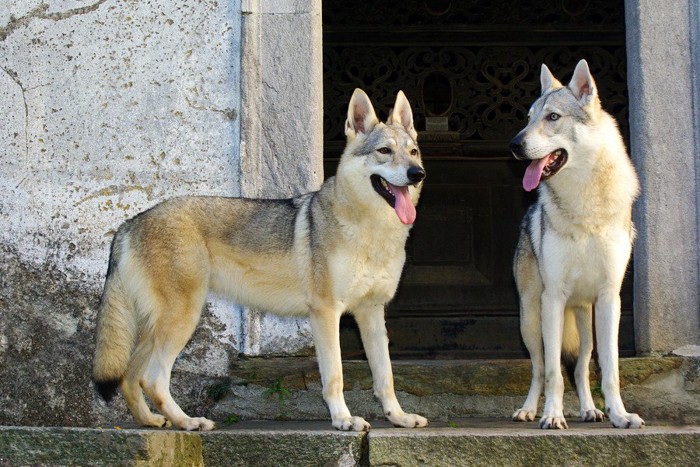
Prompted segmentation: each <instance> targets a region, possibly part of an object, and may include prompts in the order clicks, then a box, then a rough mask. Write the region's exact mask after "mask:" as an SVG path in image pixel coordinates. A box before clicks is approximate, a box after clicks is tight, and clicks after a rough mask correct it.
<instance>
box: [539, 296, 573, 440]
mask: <svg viewBox="0 0 700 467" xmlns="http://www.w3.org/2000/svg"><path fill="white" fill-rule="evenodd" d="M565 305H566V300H565V299H564V297H563V295H562V294H561V293H560V292H558V291H552V292H548V291H547V290H546V289H545V291H544V293H543V294H542V338H543V341H544V398H545V400H544V411H543V412H542V418H540V428H558V429H563V428H568V426H567V424H566V419H565V418H564V378H563V377H562V375H561V345H562V335H563V333H564V307H565Z"/></svg>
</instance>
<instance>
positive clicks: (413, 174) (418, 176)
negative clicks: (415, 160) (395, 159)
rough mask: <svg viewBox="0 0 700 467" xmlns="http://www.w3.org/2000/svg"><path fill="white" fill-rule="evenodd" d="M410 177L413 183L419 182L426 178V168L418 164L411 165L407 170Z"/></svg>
mask: <svg viewBox="0 0 700 467" xmlns="http://www.w3.org/2000/svg"><path fill="white" fill-rule="evenodd" d="M406 175H407V176H408V179H409V180H410V181H411V182H413V183H418V182H420V181H421V180H423V179H424V178H425V170H423V168H422V167H418V166H417V165H414V166H411V167H409V168H408V171H407V172H406Z"/></svg>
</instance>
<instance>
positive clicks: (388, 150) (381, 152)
mask: <svg viewBox="0 0 700 467" xmlns="http://www.w3.org/2000/svg"><path fill="white" fill-rule="evenodd" d="M377 152H379V154H389V153H391V149H389V148H379V149H377Z"/></svg>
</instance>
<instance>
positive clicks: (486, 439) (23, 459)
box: [0, 419, 700, 466]
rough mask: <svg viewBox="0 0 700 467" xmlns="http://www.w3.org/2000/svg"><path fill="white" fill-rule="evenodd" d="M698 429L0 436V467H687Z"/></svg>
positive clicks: (292, 427)
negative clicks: (559, 466)
mask: <svg viewBox="0 0 700 467" xmlns="http://www.w3.org/2000/svg"><path fill="white" fill-rule="evenodd" d="M698 458H700V427H698V426H665V425H660V424H655V423H650V424H649V425H648V426H647V427H645V428H643V429H641V430H619V429H614V428H610V426H609V425H608V424H607V423H583V422H578V421H570V422H569V429H568V430H562V431H552V430H548V431H544V430H540V429H538V428H537V424H536V423H535V422H532V423H516V422H510V421H507V420H503V419H500V420H496V419H458V420H454V421H452V422H450V423H449V424H445V423H435V424H433V425H431V426H430V427H428V428H425V429H417V430H410V429H399V428H392V427H390V426H389V424H388V423H387V422H374V423H373V429H372V431H371V432H370V433H368V434H367V433H347V432H338V431H335V430H333V429H332V428H331V427H330V423H329V422H325V421H324V422H314V421H281V422H273V421H246V422H241V423H237V424H235V425H232V426H228V427H223V428H221V429H218V430H216V431H213V432H209V433H196V432H195V433H185V432H179V431H174V430H144V429H114V428H109V429H102V428H45V427H0V466H13V465H28V464H31V465H106V464H108V465H149V466H151V465H168V466H180V465H188V466H191V465H196V466H201V465H206V466H238V465H241V466H243V465H295V466H296V465H334V466H353V465H421V464H425V465H431V466H442V465H444V466H448V465H449V466H459V465H562V464H566V465H625V464H629V463H630V462H631V460H634V463H635V465H666V466H674V465H693V464H694V463H695V462H696V461H697V459H698Z"/></svg>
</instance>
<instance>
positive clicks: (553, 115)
mask: <svg viewBox="0 0 700 467" xmlns="http://www.w3.org/2000/svg"><path fill="white" fill-rule="evenodd" d="M559 117H561V115H559V114H558V113H554V112H552V113H551V114H549V115H547V120H549V121H550V122H554V121H556V120H559Z"/></svg>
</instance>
